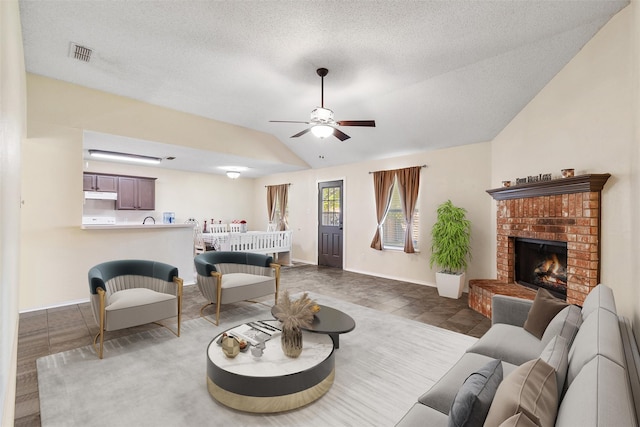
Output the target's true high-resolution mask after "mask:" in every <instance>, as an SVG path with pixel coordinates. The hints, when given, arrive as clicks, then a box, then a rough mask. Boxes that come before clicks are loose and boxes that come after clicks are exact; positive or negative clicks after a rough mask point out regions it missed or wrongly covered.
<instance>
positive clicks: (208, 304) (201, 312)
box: [200, 302, 216, 325]
mask: <svg viewBox="0 0 640 427" xmlns="http://www.w3.org/2000/svg"><path fill="white" fill-rule="evenodd" d="M213 304H214V303H212V302H210V303H207V304H205V305H203V306H202V308H201V309H200V317H202V318H203V319H204V320H206V321H207V322H209V323H211V324H212V325H215V324H216V323H215V322H213V321H211V320H209V319H208V318H207V316H205V315H204V309H205V308H207V307H209V306H210V305H213Z"/></svg>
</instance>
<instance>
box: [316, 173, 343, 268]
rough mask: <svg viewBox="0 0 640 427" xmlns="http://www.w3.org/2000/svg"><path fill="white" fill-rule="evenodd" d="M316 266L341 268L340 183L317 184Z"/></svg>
mask: <svg viewBox="0 0 640 427" xmlns="http://www.w3.org/2000/svg"><path fill="white" fill-rule="evenodd" d="M318 265H324V266H327V267H337V268H342V181H328V182H321V183H319V184H318Z"/></svg>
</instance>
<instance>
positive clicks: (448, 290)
mask: <svg viewBox="0 0 640 427" xmlns="http://www.w3.org/2000/svg"><path fill="white" fill-rule="evenodd" d="M464 277H465V274H464V273H460V274H448V273H442V272H437V273H436V286H437V287H438V295H440V296H441V297H447V298H454V299H458V298H460V296H461V295H462V288H464Z"/></svg>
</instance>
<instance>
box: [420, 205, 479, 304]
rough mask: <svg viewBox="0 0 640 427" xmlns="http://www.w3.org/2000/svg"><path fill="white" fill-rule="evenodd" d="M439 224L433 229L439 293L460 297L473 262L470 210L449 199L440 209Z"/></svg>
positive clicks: (437, 222)
mask: <svg viewBox="0 0 640 427" xmlns="http://www.w3.org/2000/svg"><path fill="white" fill-rule="evenodd" d="M437 214H438V216H437V219H436V223H435V224H433V228H432V229H431V239H432V240H431V258H430V260H429V266H430V267H432V268H433V265H434V264H435V265H436V266H438V267H439V268H440V269H441V270H440V271H438V272H436V286H437V287H438V294H439V295H440V296H443V297H447V298H460V296H461V295H462V288H463V287H464V279H465V270H466V268H467V263H468V261H469V260H470V259H471V221H469V220H468V219H467V218H466V214H467V210H466V209H464V208H461V207H458V206H455V205H454V204H453V203H451V200H447V201H446V202H444V203H442V204H441V205H440V206H438V210H437Z"/></svg>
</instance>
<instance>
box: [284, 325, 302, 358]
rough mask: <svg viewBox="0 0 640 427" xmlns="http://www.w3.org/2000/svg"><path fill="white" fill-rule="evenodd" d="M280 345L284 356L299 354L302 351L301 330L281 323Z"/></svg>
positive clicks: (296, 355)
mask: <svg viewBox="0 0 640 427" xmlns="http://www.w3.org/2000/svg"><path fill="white" fill-rule="evenodd" d="M280 345H281V346H282V352H283V353H284V354H285V356H287V357H298V356H300V353H302V330H301V329H300V328H295V327H291V326H286V325H285V324H283V325H282V335H281V336H280Z"/></svg>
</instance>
